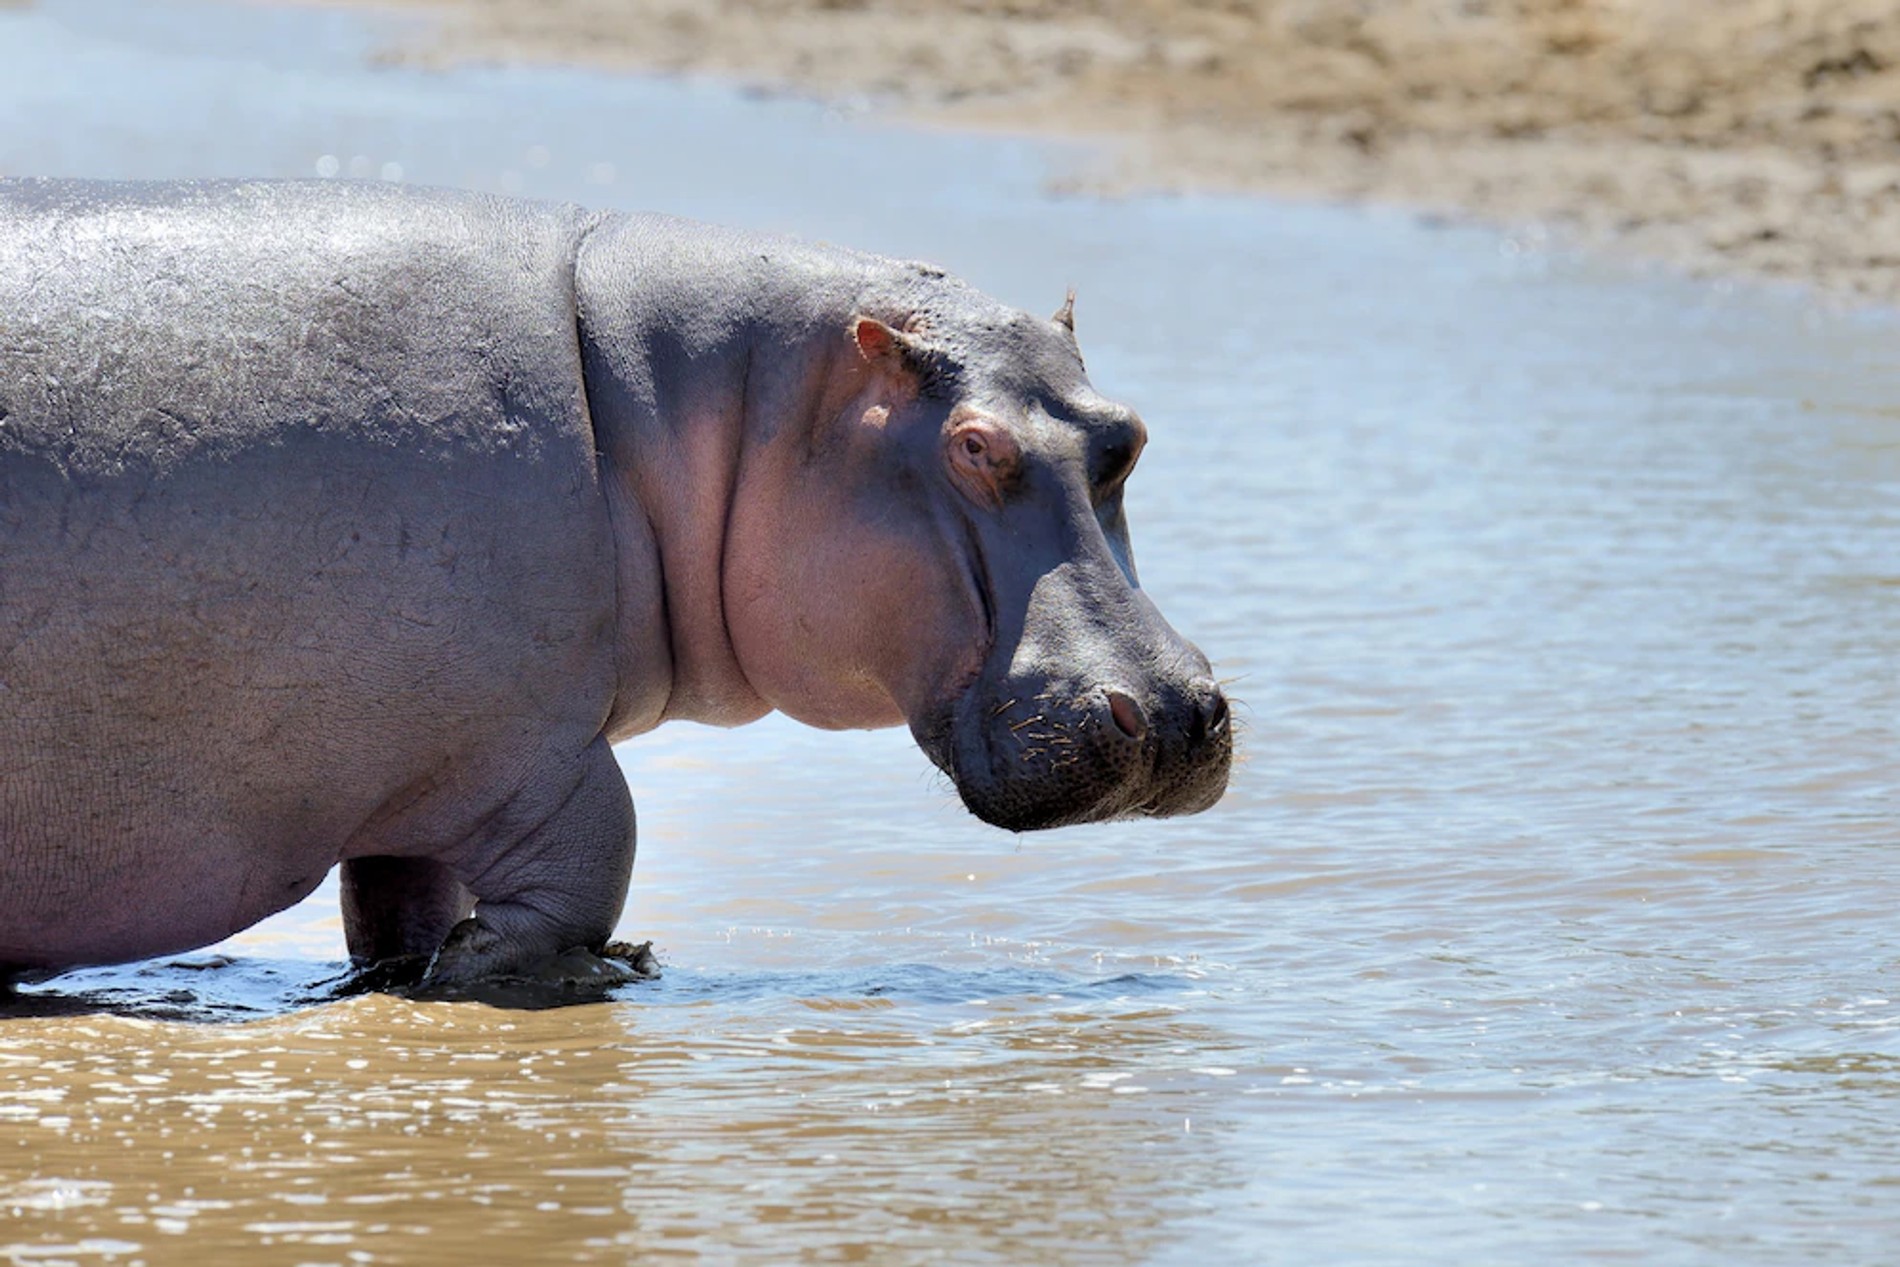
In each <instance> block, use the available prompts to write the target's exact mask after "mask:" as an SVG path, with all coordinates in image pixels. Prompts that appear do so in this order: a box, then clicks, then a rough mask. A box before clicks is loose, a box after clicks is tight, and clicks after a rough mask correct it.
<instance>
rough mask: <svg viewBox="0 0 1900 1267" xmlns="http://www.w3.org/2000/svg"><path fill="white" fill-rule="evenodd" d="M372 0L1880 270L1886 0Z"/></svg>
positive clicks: (1887, 177) (1891, 48) (1812, 270)
mask: <svg viewBox="0 0 1900 1267" xmlns="http://www.w3.org/2000/svg"><path fill="white" fill-rule="evenodd" d="M314 2H321V0H314ZM341 2H343V3H364V2H365V0H341ZM374 2H377V3H384V4H387V3H389V0H374ZM395 2H396V3H398V4H403V5H406V6H407V7H412V8H420V9H425V10H432V11H434V12H435V13H437V14H438V15H440V17H441V18H442V19H443V21H442V22H441V23H440V25H439V27H438V28H436V30H435V32H434V33H433V34H431V35H429V36H426V37H423V38H421V39H419V40H418V41H416V42H415V43H413V44H411V45H409V46H406V47H404V48H401V49H398V50H393V53H394V55H396V56H400V57H404V58H414V59H421V60H464V59H531V60H536V61H559V62H578V63H586V64H592V65H607V66H627V67H637V68H641V69H648V70H662V71H683V72H711V73H716V74H721V75H729V76H734V77H737V78H739V79H741V80H744V81H747V82H750V83H754V84H759V85H763V86H771V87H778V88H787V89H791V90H795V91H799V92H807V93H813V94H817V95H820V96H826V97H853V98H858V99H861V100H867V101H869V102H871V103H872V108H874V109H892V110H900V111H905V112H908V113H912V114H922V115H925V116H926V117H930V116H934V117H939V118H947V119H949V120H951V121H954V122H957V123H961V124H974V125H980V126H996V127H1007V128H1017V129H1030V130H1051V131H1059V132H1085V133H1105V134H1109V135H1112V136H1115V137H1116V138H1118V139H1120V140H1122V141H1123V142H1124V144H1123V145H1122V146H1121V148H1120V150H1119V151H1118V152H1119V153H1120V154H1121V156H1122V158H1121V163H1120V167H1119V170H1117V171H1116V172H1114V173H1113V174H1112V175H1109V176H1104V177H1103V180H1104V181H1105V182H1107V183H1118V184H1121V185H1124V186H1137V187H1154V186H1162V187H1198V188H1228V189H1231V188H1241V189H1265V190H1271V191H1279V192H1292V193H1300V194H1311V195H1319V196H1323V197H1345V198H1354V199H1360V198H1366V199H1378V200H1385V201H1396V202H1401V203H1409V204H1412V205H1416V206H1420V207H1427V208H1433V209H1437V210H1442V211H1447V212H1452V213H1468V214H1474V215H1477V216H1480V217H1483V218H1487V219H1492V220H1498V221H1504V222H1512V221H1538V222H1545V223H1548V224H1551V225H1553V226H1556V227H1557V228H1558V229H1559V230H1560V231H1571V232H1576V233H1579V234H1581V235H1582V236H1584V237H1586V238H1590V239H1615V240H1619V241H1622V242H1624V243H1627V244H1628V245H1630V246H1633V247H1634V248H1636V249H1638V250H1640V251H1643V252H1646V253H1649V254H1652V255H1656V256H1660V257H1663V258H1666V259H1669V260H1671V261H1672V262H1675V263H1677V264H1680V265H1683V266H1686V267H1688V268H1691V269H1694V270H1697V271H1714V270H1724V271H1740V272H1747V273H1755V274H1764V275H1769V276H1775V277H1785V278H1791V279H1796V280H1803V281H1812V282H1817V283H1820V284H1822V285H1825V286H1827V287H1829V288H1832V289H1836V290H1840V291H1846V292H1852V293H1859V294H1863V295H1868V296H1871V297H1875V298H1880V299H1893V298H1896V297H1900V4H1895V3H1893V2H1892V0H1357V2H1354V0H992V2H990V3H983V2H980V0H395Z"/></svg>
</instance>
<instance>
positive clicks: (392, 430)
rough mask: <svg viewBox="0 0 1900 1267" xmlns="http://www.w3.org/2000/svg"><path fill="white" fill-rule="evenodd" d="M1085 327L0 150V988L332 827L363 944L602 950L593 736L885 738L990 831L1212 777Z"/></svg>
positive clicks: (332, 188)
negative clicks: (863, 732)
mask: <svg viewBox="0 0 1900 1267" xmlns="http://www.w3.org/2000/svg"><path fill="white" fill-rule="evenodd" d="M1069 313H1070V310H1069V308H1068V306H1067V305H1065V307H1064V309H1063V311H1062V312H1060V313H1058V315H1057V318H1056V319H1054V320H1049V319H1039V318H1032V317H1029V316H1026V315H1025V314H1022V313H1020V312H1016V311H1014V310H1011V309H1007V308H1004V307H1002V306H1000V305H998V304H996V303H995V302H993V301H991V300H989V299H987V298H985V297H984V296H982V295H980V294H977V293H976V292H974V291H972V290H970V289H969V288H968V287H966V286H964V285H962V284H961V283H959V282H957V281H956V280H954V279H953V278H950V277H947V276H946V275H944V274H943V273H942V271H941V270H938V269H935V268H931V267H928V266H923V265H918V264H912V263H902V262H898V261H893V260H886V259H880V258H877V257H872V256H866V255H860V254H854V253H851V252H846V251H841V250H836V249H832V248H827V247H818V246H812V245H808V244H803V243H798V242H793V241H788V240H782V239H775V238H764V237H756V236H747V235H741V234H737V233H732V232H727V231H724V230H719V229H713V228H708V227H705V226H700V225H693V224H689V223H686V222H681V221H675V220H667V219H661V218H654V217H627V216H614V215H597V214H592V213H588V212H585V211H582V210H580V209H577V208H568V207H549V206H540V205H531V204H523V203H511V202H505V201H500V200H494V199H488V198H481V197H475V196H469V195H459V194H449V193H427V192H414V191H399V190H395V189H390V188H385V187H378V186H349V185H336V184H327V183H326V184H302V183H284V184H278V183H257V184H177V185H145V186H103V185H95V184H86V183H70V182H30V181H23V182H0V553H3V554H4V557H5V559H6V567H5V569H4V571H0V979H4V978H6V977H8V976H11V977H13V978H16V979H17V978H18V977H21V976H26V975H44V974H46V973H50V972H56V971H58V970H61V969H63V968H66V967H71V966H75V965H80V964H90V963H107V962H116V961H122V960H126V959H133V958H140V957H145V956H149V955H155V954H163V953H169V952H173V951H178V950H182V949H186V948H190V947H194V946H199V945H204V944H207V943H210V942H213V941H216V940H218V939H220V938H223V937H225V936H227V935H229V934H230V933H232V932H234V931H236V930H238V929H241V928H244V927H247V926H248V925H250V924H252V923H255V922H256V921H258V920H260V919H262V918H264V917H265V916H267V915H269V914H271V913H273V912H275V911H277V910H281V909H283V908H284V907H286V906H289V905H290V904H292V903H294V902H296V901H297V900H298V899H300V898H302V897H303V896H304V895H305V894H307V893H308V892H310V891H311V889H312V888H314V887H315V886H316V884H317V883H318V882H319V881H320V880H321V879H322V877H323V876H324V874H325V873H326V872H327V871H328V870H329V868H330V867H331V866H333V865H336V864H338V863H341V864H342V866H343V886H342V889H343V904H344V924H345V932H346V937H347V940H348V943H349V948H350V952H351V955H352V957H353V958H354V959H356V960H357V961H359V962H360V963H363V964H372V963H378V962H386V961H392V960H414V961H418V962H422V963H426V964H427V977H426V980H425V982H424V985H425V986H426V987H427V988H430V989H437V990H442V991H447V992H454V991H456V990H460V989H465V988H469V987H472V986H474V985H477V984H480V983H483V982H492V981H496V980H501V979H514V978H528V979H548V980H552V981H556V982H557V983H558V982H565V983H576V982H578V983H580V984H581V985H582V986H583V987H585V988H596V987H599V986H602V985H606V984H611V983H612V982H614V981H615V980H619V979H623V977H624V975H625V973H624V970H622V969H618V968H616V967H615V966H613V965H611V964H608V963H603V962H602V961H601V960H599V959H597V958H596V957H595V955H594V952H596V951H598V950H599V949H600V948H601V947H602V945H603V943H604V942H605V941H606V939H607V937H608V936H609V934H610V933H611V931H612V929H613V926H614V922H615V920H616V918H617V917H618V915H619V912H620V909H621V906H622V903H623V900H624V898H625V894H626V889H627V884H628V880H629V876H630V873H631V869H632V864H633V855H634V829H633V808H632V805H631V803H630V801H629V798H628V794H627V788H626V784H625V782H624V780H623V779H622V777H621V775H620V773H619V771H618V769H617V767H616V765H615V763H614V762H613V760H612V757H611V756H610V754H609V751H608V746H609V744H610V743H612V742H614V741H617V740H620V739H624V738H627V737H629V736H632V735H636V734H639V733H642V732H644V731H646V730H650V729H652V728H653V727H654V726H657V725H659V724H660V723H661V722H663V721H667V720H671V719H675V718H685V719H691V720H697V721H702V722H709V723H713V724H718V725H736V724H740V723H743V722H746V721H750V720H752V719H754V718H757V717H759V716H762V715H763V714H765V713H767V712H769V711H771V710H773V709H779V710H782V711H784V712H786V713H787V714H789V715H791V716H793V717H796V718H799V719H801V720H804V721H807V722H810V723H812V724H814V725H819V726H828V727H862V726H879V725H891V724H897V723H899V722H906V723H908V724H909V725H910V727H911V729H912V731H913V733H914V734H915V735H916V737H917V739H918V741H919V743H920V744H921V745H922V747H923V748H924V750H925V752H926V753H928V754H929V755H930V757H931V759H932V760H933V761H935V762H936V763H937V765H939V766H940V767H941V768H943V769H944V770H945V771H946V772H948V773H949V774H950V776H951V777H952V778H953V780H954V781H955V783H956V785H957V788H958V791H959V792H960V793H961V795H962V797H963V799H964V801H965V803H966V804H967V805H968V806H969V807H970V809H971V810H972V811H974V812H975V813H976V814H977V815H979V816H980V817H982V818H984V819H985V820H987V821H989V822H992V823H995V824H998V825H1000V826H1003V827H1007V828H1011V829H1015V830H1025V829H1030V828H1038V827H1049V826H1056V825H1061V824H1068V823H1080V822H1089V821H1099V820H1103V819H1109V818H1116V817H1123V816H1127V815H1133V814H1152V815H1165V814H1177V813H1188V812H1194V811H1198V810H1201V809H1205V808H1206V807H1208V806H1209V805H1211V804H1213V803H1214V801H1215V800H1217V799H1218V798H1219V796H1220V794H1221V792H1222V790H1223V789H1224V787H1225V785H1226V779H1227V771H1228V765H1229V761H1230V757H1231V748H1232V742H1231V733H1230V729H1229V726H1228V723H1227V705H1226V702H1225V700H1224V699H1223V698H1222V696H1221V693H1220V690H1219V688H1218V687H1217V686H1216V685H1215V683H1214V681H1213V680H1212V676H1211V674H1210V673H1209V670H1208V664H1207V661H1206V660H1205V658H1204V657H1202V656H1201V654H1200V653H1199V652H1198V651H1197V650H1195V649H1194V648H1193V647H1192V646H1191V645H1190V644H1188V643H1187V642H1185V641H1184V640H1183V639H1181V638H1180V637H1179V635H1177V634H1176V633H1175V632H1174V631H1173V630H1172V629H1171V628H1169V626H1168V625H1167V623H1166V622H1165V621H1164V620H1163V619H1162V618H1161V617H1160V615H1159V613H1158V612H1156V610H1155V609H1154V607H1153V605H1152V604H1151V603H1150V602H1149V601H1148V600H1147V599H1146V597H1145V596H1144V595H1143V594H1142V593H1141V591H1140V589H1139V587H1138V585H1137V584H1136V581H1135V574H1134V568H1133V563H1132V559H1131V555H1130V549H1129V543H1128V535H1127V529H1126V526H1125V524H1124V523H1123V521H1122V515H1121V495H1120V490H1121V486H1122V482H1123V481H1124V480H1125V479H1126V478H1127V476H1128V473H1129V470H1130V469H1131V467H1132V466H1133V464H1134V461H1135V458H1136V457H1137V455H1138V453H1139V450H1140V447H1141V444H1142V441H1143V434H1142V429H1141V425H1140V423H1139V421H1138V420H1137V419H1136V417H1135V416H1134V414H1133V413H1132V412H1130V411H1129V410H1127V409H1126V408H1124V407H1122V406H1119V405H1116V404H1114V403H1112V402H1109V401H1107V400H1105V399H1103V398H1102V397H1100V396H1098V395H1097V394H1096V393H1095V392H1094V390H1093V389H1092V388H1091V387H1090V386H1089V384H1088V381H1087V379H1086V377H1085V375H1084V372H1083V368H1082V363H1081V359H1080V354H1079V352H1078V351H1077V348H1076V345H1075V341H1074V334H1073V328H1072V326H1073V323H1072V320H1071V318H1070V315H1069ZM834 777H848V772H838V774H837V775H836V776H834Z"/></svg>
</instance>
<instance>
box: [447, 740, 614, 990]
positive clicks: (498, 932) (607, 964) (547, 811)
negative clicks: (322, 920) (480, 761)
mask: <svg viewBox="0 0 1900 1267" xmlns="http://www.w3.org/2000/svg"><path fill="white" fill-rule="evenodd" d="M579 764H580V769H579V772H578V778H577V779H576V781H575V782H574V783H573V784H572V785H571V786H570V787H568V788H566V789H565V794H564V796H562V798H561V799H560V800H558V801H555V802H554V803H553V804H547V803H545V802H541V801H539V800H538V798H536V797H534V796H532V795H529V796H525V797H522V798H517V800H516V802H514V803H512V804H511V805H510V806H509V807H508V808H507V810H505V811H504V812H503V813H502V814H501V815H499V816H498V818H497V821H496V823H495V824H494V827H495V828H496V829H498V830H497V831H491V832H490V833H485V835H484V838H483V839H482V840H480V841H478V842H471V844H470V845H468V846H465V847H464V850H465V851H466V852H465V853H461V854H457V855H451V859H450V862H451V865H452V866H454V867H455V869H456V871H457V872H459V873H460V874H461V875H463V876H464V877H465V878H466V881H467V884H468V887H469V889H470V891H472V892H473V893H474V895H475V898H476V906H475V913H474V914H473V915H472V916H470V917H469V918H467V919H464V920H462V921H461V922H460V923H458V924H456V925H455V927H454V928H453V929H451V930H450V931H449V934H448V936H447V938H446V939H445V940H444V941H443V943H442V947H441V949H440V950H438V951H437V952H436V955H435V959H434V961H433V962H431V963H430V965H429V969H428V972H427V973H426V974H425V976H424V977H423V980H422V985H421V990H422V992H423V993H425V994H435V995H464V994H469V993H481V992H483V991H482V988H483V987H491V986H502V987H504V988H507V987H517V986H521V985H526V986H528V987H530V988H532V989H536V990H543V989H546V990H553V991H555V992H556V993H557V994H568V995H571V994H573V993H575V992H577V991H578V992H582V993H595V992H598V991H600V990H603V989H606V988H608V987H610V986H614V985H618V984H620V983H622V982H625V981H631V980H636V979H638V978H640V977H641V976H644V975H650V974H649V973H647V972H643V971H641V970H640V969H639V968H638V967H637V966H629V965H628V964H627V963H624V962H621V961H618V960H615V959H605V958H602V957H601V955H600V954H599V952H600V950H601V949H602V947H603V946H604V945H605V944H606V942H607V939H608V937H609V936H610V935H612V933H613V929H614V924H615V922H616V921H617V920H618V919H619V918H620V909H621V906H622V904H623V903H624V902H625V900H626V896H627V884H628V881H629V880H630V879H631V878H632V874H633V852H634V829H633V799H632V797H631V796H629V795H628V792H627V783H626V780H625V779H624V778H622V777H621V774H620V767H619V766H618V765H617V764H616V763H615V762H614V759H613V753H612V751H611V750H610V749H609V747H608V745H607V740H606V739H605V737H601V738H596V739H595V740H594V742H593V743H592V744H590V745H589V746H588V747H587V749H586V751H585V752H583V753H582V754H581V757H580V762H579ZM511 828H518V829H520V830H519V831H518V832H517V831H515V830H511Z"/></svg>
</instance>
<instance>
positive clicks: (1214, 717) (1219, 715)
mask: <svg viewBox="0 0 1900 1267" xmlns="http://www.w3.org/2000/svg"><path fill="white" fill-rule="evenodd" d="M1225 729H1227V697H1226V696H1225V695H1220V694H1216V695H1215V696H1214V703H1213V706H1212V707H1210V708H1209V709H1208V710H1207V733H1208V734H1210V735H1218V734H1220V732H1221V731H1223V730H1225Z"/></svg>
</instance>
